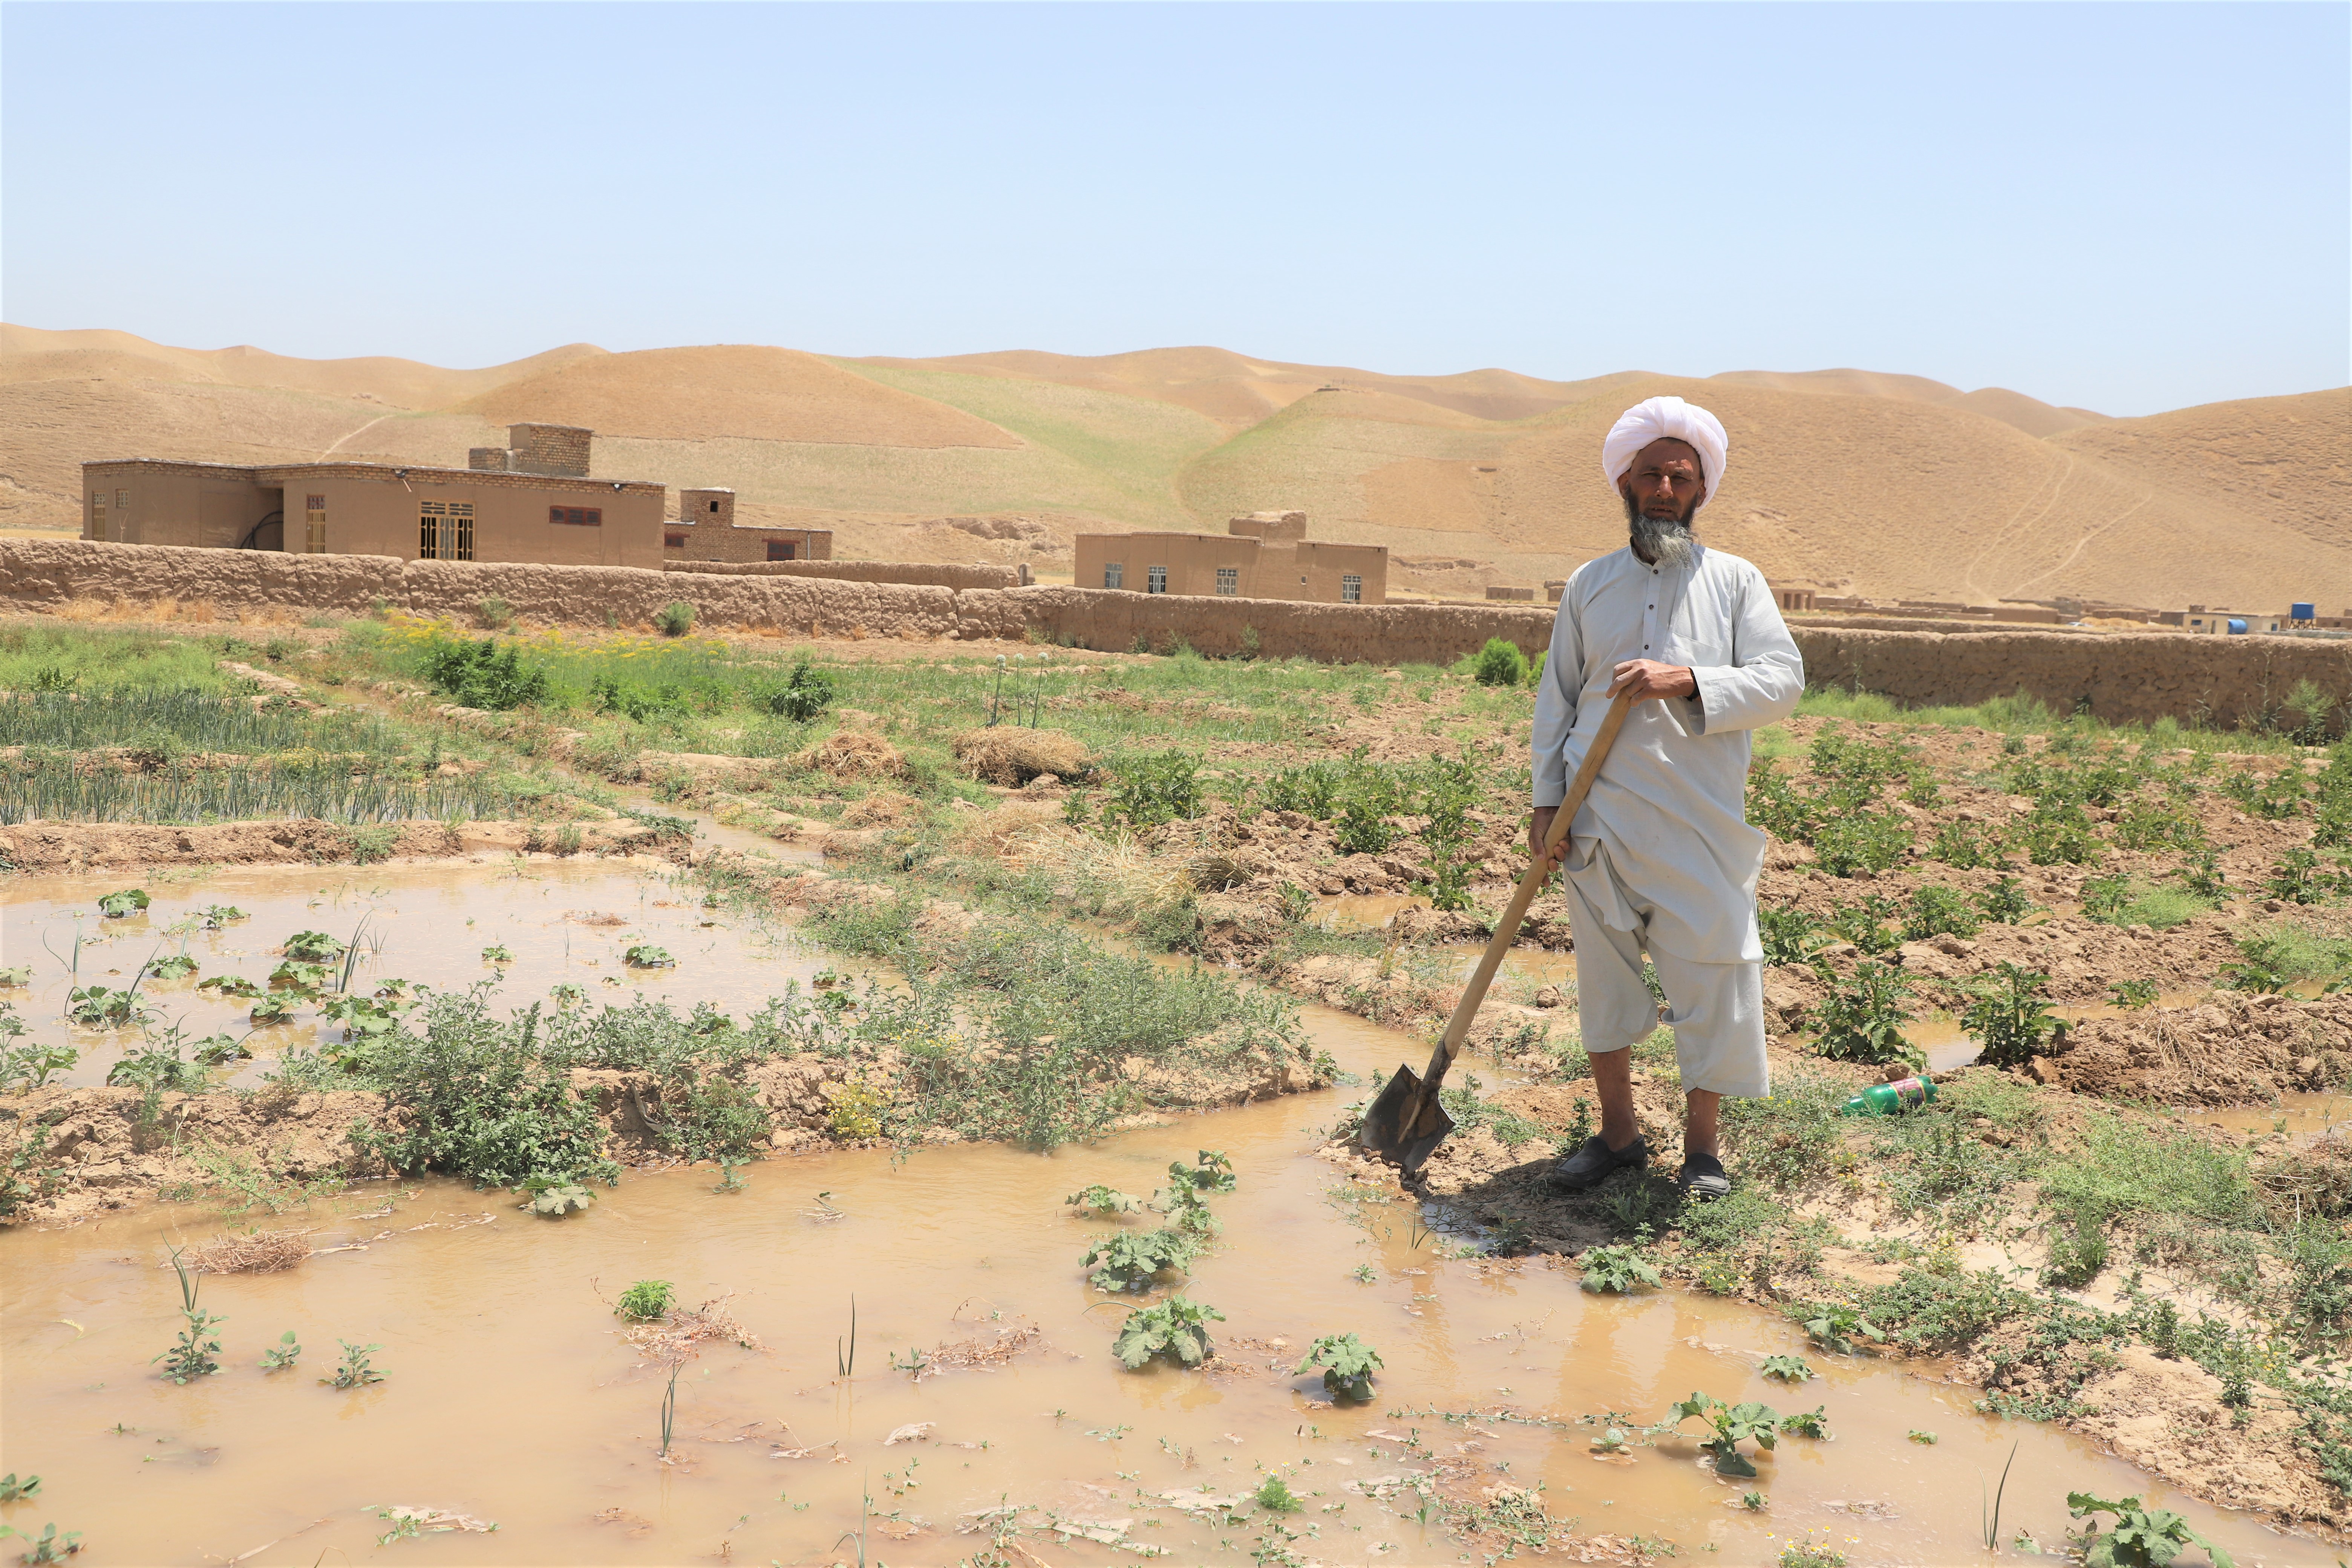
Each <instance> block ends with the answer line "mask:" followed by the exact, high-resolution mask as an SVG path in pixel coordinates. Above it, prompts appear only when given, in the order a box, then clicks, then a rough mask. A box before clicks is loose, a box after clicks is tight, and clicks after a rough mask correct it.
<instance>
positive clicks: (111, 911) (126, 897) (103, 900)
mask: <svg viewBox="0 0 2352 1568" xmlns="http://www.w3.org/2000/svg"><path fill="white" fill-rule="evenodd" d="M149 902H151V900H149V899H148V897H147V889H144V888H124V889H121V891H119V892H112V893H102V894H100V896H99V900H98V912H99V914H100V916H101V917H102V918H104V919H106V920H110V921H119V920H124V919H128V918H129V917H130V916H131V915H135V914H137V913H138V912H139V911H140V910H143V909H145V908H146V907H147V906H148V904H149Z"/></svg>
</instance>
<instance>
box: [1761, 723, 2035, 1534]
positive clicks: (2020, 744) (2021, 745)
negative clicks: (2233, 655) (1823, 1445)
mask: <svg viewBox="0 0 2352 1568" xmlns="http://www.w3.org/2000/svg"><path fill="white" fill-rule="evenodd" d="M2010 740H2011V741H2013V742H2016V743H2017V746H2018V749H2019V750H2021V751H2022V750H2023V749H2024V747H2025V742H2024V741H2023V740H2022V739H2021V738H2020V737H2018V736H2016V735H2011V737H2010ZM1778 1563H1779V1568H1845V1553H1844V1552H1840V1551H1839V1550H1838V1549H1837V1548H1836V1547H1834V1546H1832V1545H1831V1544H1830V1543H1829V1542H1826V1541H1792V1542H1789V1543H1788V1544H1787V1545H1786V1546H1783V1547H1782V1548H1780V1557H1779V1559H1778Z"/></svg>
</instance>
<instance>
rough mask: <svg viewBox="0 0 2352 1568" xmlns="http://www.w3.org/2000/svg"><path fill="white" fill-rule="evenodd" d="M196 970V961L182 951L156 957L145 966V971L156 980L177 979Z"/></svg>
mask: <svg viewBox="0 0 2352 1568" xmlns="http://www.w3.org/2000/svg"><path fill="white" fill-rule="evenodd" d="M195 972H196V961H195V960H194V959H193V958H190V957H189V956H188V955H187V954H186V953H184V952H175V953H173V954H171V955H169V956H168V957H164V958H159V959H156V960H155V961H154V962H153V963H150V964H149V965H148V966H147V973H149V974H150V975H151V976H152V977H153V978H155V979H157V980H177V979H179V978H180V977H182V976H183V975H187V974H194V973H195Z"/></svg>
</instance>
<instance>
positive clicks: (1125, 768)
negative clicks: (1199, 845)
mask: <svg viewBox="0 0 2352 1568" xmlns="http://www.w3.org/2000/svg"><path fill="white" fill-rule="evenodd" d="M1112 771H1113V773H1114V775H1115V779H1116V783H1115V784H1114V785H1113V787H1112V790H1111V796H1110V799H1109V800H1108V801H1106V802H1105V803H1104V805H1103V808H1102V821H1103V826H1106V827H1108V826H1118V825H1122V824H1123V825H1125V826H1128V827H1129V828H1132V829H1134V830H1135V831H1137V832H1143V831H1145V830H1146V829H1149V828H1153V827H1161V826H1166V825H1167V824H1169V823H1171V822H1177V821H1190V820H1192V818H1193V817H1196V816H1200V815H1201V812H1202V809H1203V804H1202V792H1201V780H1200V771H1201V760H1200V759H1199V758H1198V757H1196V756H1193V755H1192V753H1190V752H1179V751H1172V750H1171V751H1165V752H1154V753H1151V754H1150V755H1139V756H1131V757H1125V758H1122V759H1120V760H1119V762H1118V763H1116V764H1115V765H1114V767H1113V770H1112Z"/></svg>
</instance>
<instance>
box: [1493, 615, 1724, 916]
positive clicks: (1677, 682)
mask: <svg viewBox="0 0 2352 1568" xmlns="http://www.w3.org/2000/svg"><path fill="white" fill-rule="evenodd" d="M1616 674H1617V679H1614V680H1613V681H1612V682H1610V685H1609V695H1610V696H1612V697H1615V696H1618V695H1619V694H1621V693H1623V692H1628V691H1630V692H1632V693H1633V700H1634V701H1636V702H1647V701H1649V700H1652V699H1654V698H1664V697H1693V696H1696V695H1697V693H1698V677H1697V676H1696V675H1694V674H1692V673H1691V668H1690V666H1688V665H1686V664H1660V663H1659V662H1658V661H1657V660H1656V659H1654V658H1629V659H1627V660H1626V661H1625V662H1624V663H1622V664H1621V665H1619V666H1618V667H1617V671H1616ZM1556 809H1558V808H1557V807H1554V806H1549V805H1539V806H1537V807H1536V808H1535V815H1534V816H1530V817H1528V859H1530V860H1538V859H1542V858H1544V837H1545V835H1547V834H1549V832H1550V831H1551V817H1552V813H1553V811H1555V810H1556ZM1567 858H1568V840H1567V839H1566V838H1565V837H1563V838H1561V839H1560V841H1559V844H1558V845H1557V846H1556V847H1554V848H1553V850H1552V852H1551V856H1550V862H1551V863H1550V865H1549V867H1547V868H1546V870H1547V873H1549V872H1551V871H1557V870H1559V868H1560V865H1561V863H1562V862H1564V861H1565V860H1567Z"/></svg>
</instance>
